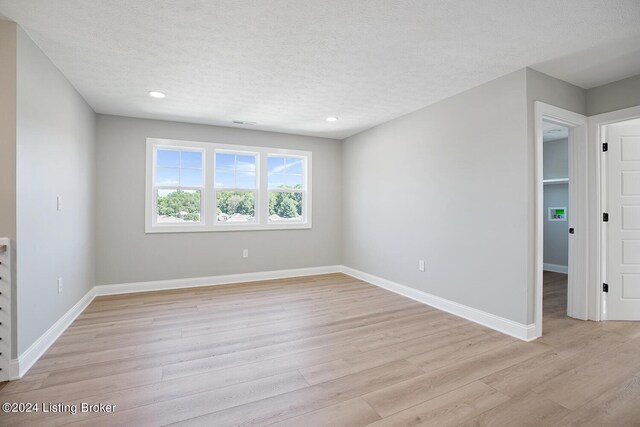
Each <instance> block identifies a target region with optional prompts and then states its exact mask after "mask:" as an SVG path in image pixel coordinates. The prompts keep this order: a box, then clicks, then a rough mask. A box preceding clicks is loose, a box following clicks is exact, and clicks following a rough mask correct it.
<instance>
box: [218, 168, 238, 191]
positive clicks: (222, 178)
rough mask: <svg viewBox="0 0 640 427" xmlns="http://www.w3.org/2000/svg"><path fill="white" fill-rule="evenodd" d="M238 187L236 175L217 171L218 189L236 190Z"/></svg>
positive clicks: (230, 172)
mask: <svg viewBox="0 0 640 427" xmlns="http://www.w3.org/2000/svg"><path fill="white" fill-rule="evenodd" d="M235 186H236V174H235V173H234V172H233V170H231V171H225V170H218V171H216V188H234V187H235Z"/></svg>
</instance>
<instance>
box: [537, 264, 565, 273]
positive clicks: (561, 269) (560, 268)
mask: <svg viewBox="0 0 640 427" xmlns="http://www.w3.org/2000/svg"><path fill="white" fill-rule="evenodd" d="M542 269H543V270H544V271H552V272H554V273H564V274H569V267H568V266H566V265H558V264H549V263H546V262H545V263H544V264H542Z"/></svg>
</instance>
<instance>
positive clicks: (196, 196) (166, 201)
mask: <svg viewBox="0 0 640 427" xmlns="http://www.w3.org/2000/svg"><path fill="white" fill-rule="evenodd" d="M157 201H158V205H157V211H156V212H157V221H158V223H160V224H170V223H185V222H200V190H178V189H175V190H158V195H157Z"/></svg>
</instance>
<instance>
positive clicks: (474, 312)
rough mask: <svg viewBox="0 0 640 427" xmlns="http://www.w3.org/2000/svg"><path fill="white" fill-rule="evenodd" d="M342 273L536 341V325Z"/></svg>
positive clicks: (358, 273) (380, 280)
mask: <svg viewBox="0 0 640 427" xmlns="http://www.w3.org/2000/svg"><path fill="white" fill-rule="evenodd" d="M342 272H343V273H344V274H347V275H349V276H352V277H355V278H356V279H360V280H363V281H365V282H368V283H371V284H373V285H376V286H379V287H381V288H383V289H386V290H388V291H391V292H394V293H396V294H399V295H402V296H405V297H407V298H411V299H413V300H415V301H418V302H421V303H423V304H427V305H430V306H432V307H435V308H437V309H439V310H442V311H446V312H447V313H451V314H454V315H456V316H459V317H462V318H464V319H467V320H470V321H472V322H475V323H478V324H480V325H483V326H486V327H488V328H491V329H494V330H496V331H498V332H502V333H503V334H507V335H511V336H512V337H515V338H518V339H521V340H523V341H533V340H534V339H536V336H535V335H536V334H535V324H530V325H525V324H523V323H518V322H514V321H513V320H509V319H505V318H504V317H500V316H496V315H494V314H491V313H487V312H486V311H482V310H478V309H476V308H473V307H469V306H466V305H463V304H459V303H457V302H453V301H450V300H447V299H444V298H441V297H437V296H435V295H432V294H429V293H427V292H423V291H420V290H417V289H414V288H411V287H409V286H405V285H401V284H399V283H396V282H392V281H391V280H387V279H383V278H381V277H378V276H374V275H372V274H369V273H365V272H362V271H359V270H355V269H353V268H350V267H347V266H342Z"/></svg>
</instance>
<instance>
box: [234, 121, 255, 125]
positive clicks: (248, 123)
mask: <svg viewBox="0 0 640 427" xmlns="http://www.w3.org/2000/svg"><path fill="white" fill-rule="evenodd" d="M233 123H235V124H236V125H247V126H253V125H255V124H256V122H248V121H246V120H234V121H233Z"/></svg>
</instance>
